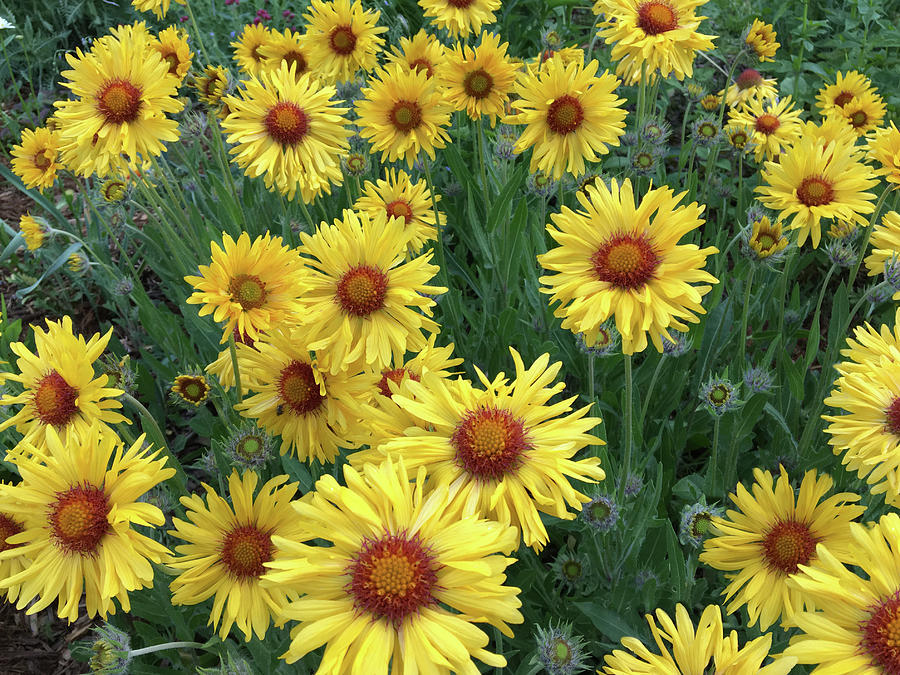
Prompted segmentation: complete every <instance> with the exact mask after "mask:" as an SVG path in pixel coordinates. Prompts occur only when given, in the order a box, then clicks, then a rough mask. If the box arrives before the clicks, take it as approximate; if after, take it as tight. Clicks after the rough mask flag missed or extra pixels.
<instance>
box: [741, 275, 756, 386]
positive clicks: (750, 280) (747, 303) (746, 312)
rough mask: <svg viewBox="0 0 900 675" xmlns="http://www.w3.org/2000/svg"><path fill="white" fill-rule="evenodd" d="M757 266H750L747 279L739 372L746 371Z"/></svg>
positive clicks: (742, 318) (742, 317)
mask: <svg viewBox="0 0 900 675" xmlns="http://www.w3.org/2000/svg"><path fill="white" fill-rule="evenodd" d="M755 272H756V267H754V266H752V265H751V267H750V273H749V274H748V275H747V281H746V283H745V286H744V309H743V311H742V312H741V332H740V335H739V340H740V345H739V351H738V374H741V373H743V372H744V358H745V357H746V354H747V318H748V315H749V313H750V289H751V288H752V286H753V275H754V273H755Z"/></svg>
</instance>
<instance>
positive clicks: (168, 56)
mask: <svg viewBox="0 0 900 675" xmlns="http://www.w3.org/2000/svg"><path fill="white" fill-rule="evenodd" d="M161 56H162V57H163V61H166V62H167V63H168V64H169V75H175V76H176V77H177V76H178V64H179V63H180V61H179V60H178V54H176V53H175V52H163V53H162V54H161Z"/></svg>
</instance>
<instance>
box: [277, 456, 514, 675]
mask: <svg viewBox="0 0 900 675" xmlns="http://www.w3.org/2000/svg"><path fill="white" fill-rule="evenodd" d="M424 480H425V472H424V470H420V471H419V472H418V474H417V476H416V482H415V483H411V482H410V481H409V480H408V474H407V471H406V468H404V466H403V465H402V463H400V464H398V463H397V461H396V460H390V459H389V460H388V461H385V462H384V463H382V464H381V465H379V466H378V467H376V466H375V465H372V464H368V465H366V466H365V467H364V468H362V469H361V470H356V469H353V468H351V467H349V466H345V467H344V481H345V483H346V487H344V486H342V485H340V484H339V483H338V482H337V481H336V480H335V479H334V478H333V477H332V476H330V475H326V476H324V477H323V478H321V479H319V481H318V482H317V483H316V490H315V491H314V492H313V493H311V495H310V496H309V497H308V498H304V499H302V500H299V501H295V502H294V509H295V510H296V514H295V517H296V518H298V522H300V523H302V528H303V532H302V533H301V536H299V537H298V538H297V539H295V540H287V539H281V538H280V537H277V536H276V537H275V538H274V542H275V544H276V546H281V547H284V550H285V556H284V557H283V558H280V559H277V560H275V561H273V562H270V563H268V564H267V567H268V568H270V571H269V572H268V574H266V576H265V577H264V581H263V583H264V584H266V583H271V584H272V585H274V586H277V587H282V586H288V587H290V588H297V589H299V590H300V591H301V592H303V593H304V594H305V595H303V596H302V597H301V598H300V599H298V600H295V601H293V602H291V603H290V604H289V605H288V607H287V608H286V609H285V610H284V613H283V615H284V617H285V618H287V619H288V620H292V621H297V622H299V623H298V625H296V626H295V627H294V628H293V630H292V631H291V640H292V641H291V645H290V647H289V648H288V651H287V653H286V654H284V655H283V657H284V658H285V659H286V660H287V661H288V663H293V662H295V661H296V660H298V659H299V658H301V657H303V656H304V655H305V654H307V653H308V652H309V651H311V650H313V649H316V648H318V647H320V646H322V645H325V650H324V654H323V656H322V662H321V665H320V666H319V671H318V672H320V673H344V672H350V671H351V670H356V671H358V672H363V671H365V672H367V673H372V674H373V675H387V673H388V672H389V671H391V672H410V673H414V672H426V671H427V669H432V670H434V671H437V670H438V666H437V665H436V663H439V664H443V665H442V667H443V669H446V670H447V671H449V670H451V669H452V670H453V671H455V672H460V673H464V672H465V673H467V672H473V669H476V666H475V665H474V663H473V662H472V659H473V658H474V659H478V660H479V661H482V662H483V663H486V664H488V665H490V666H494V667H497V668H502V667H504V666H505V665H506V659H505V658H503V657H502V656H499V655H497V654H493V653H491V652H488V651H487V650H486V649H485V648H486V647H487V645H488V636H487V634H486V633H485V632H484V631H483V630H482V629H481V628H480V627H479V626H477V625H475V624H476V623H481V622H484V623H489V624H491V625H492V626H494V627H495V628H496V629H498V630H500V631H501V632H503V633H504V634H505V635H507V636H509V637H512V631H511V630H510V628H509V625H508V624H510V623H521V622H522V615H521V614H520V613H519V610H518V608H519V606H520V605H521V603H520V601H519V599H518V594H519V589H518V588H514V587H511V586H506V585H504V582H505V580H506V575H505V574H504V572H505V570H506V568H507V566H508V565H509V564H510V563H512V562H513V559H512V558H508V557H506V555H508V554H510V553H511V552H512V551H514V550H515V548H516V544H517V537H516V531H515V529H514V528H511V527H509V526H508V525H503V524H501V523H497V522H493V521H488V520H482V519H480V518H479V517H478V516H476V515H473V514H467V513H461V512H460V510H459V509H458V508H454V507H453V506H452V505H451V503H450V500H449V496H448V493H447V489H446V488H444V487H442V488H438V489H435V490H432V491H430V492H428V493H427V494H426V493H424V491H423V482H424ZM313 539H317V540H324V541H327V542H329V543H330V544H331V545H330V546H327V547H325V546H315V547H313V546H309V545H307V544H305V543H299V542H305V541H310V540H313ZM390 663H392V664H393V670H392V669H391V667H390V665H389V664H390Z"/></svg>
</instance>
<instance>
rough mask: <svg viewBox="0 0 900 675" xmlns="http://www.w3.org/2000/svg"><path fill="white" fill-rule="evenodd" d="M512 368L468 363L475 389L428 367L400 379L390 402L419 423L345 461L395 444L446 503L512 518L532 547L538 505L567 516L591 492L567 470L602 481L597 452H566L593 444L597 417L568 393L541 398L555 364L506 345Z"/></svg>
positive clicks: (553, 390)
mask: <svg viewBox="0 0 900 675" xmlns="http://www.w3.org/2000/svg"><path fill="white" fill-rule="evenodd" d="M510 351H511V353H512V356H513V361H514V363H515V368H516V371H515V377H514V378H513V379H512V381H511V382H508V380H507V379H506V377H505V375H504V374H503V373H499V374H498V375H497V376H496V377H495V378H494V379H493V380H488V378H487V377H486V376H485V375H484V374H483V373H481V371H478V373H479V377H480V378H481V384H482V385H483V386H484V387H485V388H484V389H479V388H476V387H474V386H473V385H471V384H469V383H468V382H466V381H462V380H444V379H441V378H439V377H438V376H437V375H435V374H433V373H425V374H423V376H422V378H421V381H420V382H414V381H410V382H407V383H406V385H405V387H406V391H405V392H400V393H397V394H395V395H394V396H393V401H394V402H395V403H396V404H397V405H399V406H400V407H401V408H403V409H404V410H407V411H408V412H410V413H411V414H412V415H414V416H415V417H416V418H418V419H419V420H422V422H423V423H424V424H423V426H421V427H410V428H408V429H406V430H405V432H404V436H402V437H398V438H394V439H392V440H388V441H386V442H385V443H383V444H381V445H380V446H379V447H378V448H376V449H372V450H367V451H361V452H358V453H355V454H354V455H352V456H351V459H350V461H351V463H353V464H354V465H357V466H358V465H360V464H362V463H364V462H368V461H373V462H377V461H380V459H383V457H384V456H386V455H388V454H391V453H396V454H397V455H398V456H401V457H403V458H404V461H405V462H406V466H407V467H408V468H409V469H410V471H411V472H412V471H415V470H416V469H418V467H420V466H421V467H425V469H426V470H427V471H428V477H429V482H430V483H429V484H434V485H446V486H452V490H453V500H454V503H458V504H460V505H463V504H465V505H467V507H466V508H475V509H476V511H477V512H478V513H479V514H481V515H482V516H483V517H491V518H495V519H497V520H500V521H502V522H507V523H512V524H513V525H515V526H516V527H518V528H519V529H520V530H521V533H522V539H523V541H524V542H525V545H526V546H531V547H533V548H534V549H535V550H540V549H541V548H542V547H543V546H544V544H546V543H547V541H548V534H547V530H546V528H545V527H544V525H543V523H542V522H541V518H540V515H539V512H544V513H548V514H551V515H553V516H556V517H557V518H562V519H566V520H571V519H573V518H575V516H576V515H577V513H574V512H572V511H570V510H569V509H570V508H571V509H577V510H580V509H581V505H582V504H584V503H587V502H589V501H590V500H591V498H590V497H589V496H587V495H585V494H582V493H581V492H578V491H577V490H576V489H575V488H574V487H573V486H572V484H571V483H570V482H569V481H570V479H576V480H581V481H585V482H596V481H599V480H603V478H604V477H605V473H604V471H603V470H602V469H601V468H600V466H599V464H600V460H599V459H598V458H597V457H585V458H584V459H580V460H575V459H573V458H574V457H575V455H576V454H577V453H578V451H579V450H581V449H582V448H584V447H585V446H587V445H590V444H600V443H602V441H599V439H597V438H596V437H594V436H592V435H591V434H590V431H591V430H592V429H594V427H596V426H597V424H599V423H600V419H599V418H596V417H588V416H587V414H588V410H589V409H590V406H585V407H583V408H579V409H577V410H573V409H572V403H573V402H574V400H575V397H571V398H566V399H563V400H559V401H555V402H550V399H551V398H553V397H554V396H556V395H557V394H559V393H560V392H561V391H562V390H563V388H564V386H565V385H564V384H563V383H562V382H555V380H556V376H557V374H558V373H559V370H560V367H561V365H562V364H561V363H554V364H552V365H551V364H550V357H549V355H548V354H544V355H542V356H541V357H539V358H538V359H537V361H535V362H534V363H533V364H532V365H530V366H529V367H527V368H526V366H525V364H524V363H523V362H522V358H521V357H520V356H519V354H518V353H517V352H516V351H515V350H513V349H510Z"/></svg>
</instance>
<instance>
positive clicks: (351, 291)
mask: <svg viewBox="0 0 900 675" xmlns="http://www.w3.org/2000/svg"><path fill="white" fill-rule="evenodd" d="M387 286H388V278H387V275H386V274H384V272H382V271H381V270H379V269H378V268H376V267H370V266H369V265H360V266H359V267H354V268H353V269H351V270H350V271H348V272H346V273H345V274H344V276H342V277H341V280H340V281H339V282H338V285H337V296H336V300H337V302H338V303H339V304H340V306H341V309H343V310H344V311H345V312H346V313H347V314H352V315H353V316H368V315H369V314H371V313H372V312H375V311H378V310H379V309H381V308H382V307H384V296H385V294H386V293H387Z"/></svg>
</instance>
